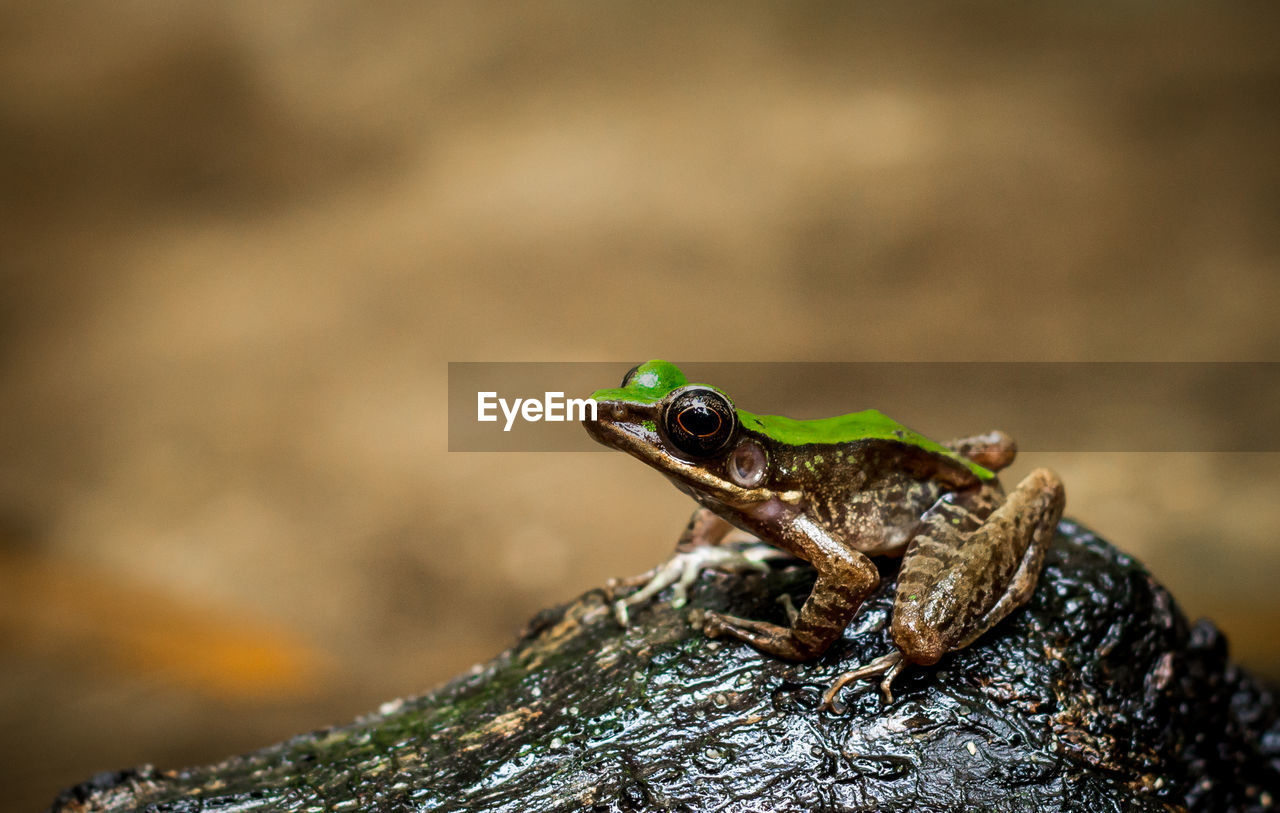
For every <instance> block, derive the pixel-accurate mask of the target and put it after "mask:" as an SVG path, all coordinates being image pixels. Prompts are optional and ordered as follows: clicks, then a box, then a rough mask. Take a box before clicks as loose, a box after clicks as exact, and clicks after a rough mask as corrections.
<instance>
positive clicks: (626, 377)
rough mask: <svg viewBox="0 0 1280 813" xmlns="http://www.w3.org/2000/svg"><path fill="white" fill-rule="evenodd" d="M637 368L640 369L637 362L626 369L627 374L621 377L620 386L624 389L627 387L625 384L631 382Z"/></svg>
mask: <svg viewBox="0 0 1280 813" xmlns="http://www.w3.org/2000/svg"><path fill="white" fill-rule="evenodd" d="M639 369H640V365H639V364H637V365H636V366H634V367H632V368H631V369H630V370H627V374H626V375H624V376H623V377H622V388H623V389H624V390H625V389H626V388H627V385H628V384H630V383H631V379H633V378H635V377H636V370H639Z"/></svg>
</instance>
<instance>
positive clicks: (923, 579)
mask: <svg viewBox="0 0 1280 813" xmlns="http://www.w3.org/2000/svg"><path fill="white" fill-rule="evenodd" d="M1065 501H1066V498H1065V496H1064V491H1063V488H1062V483H1061V482H1060V481H1059V480H1058V478H1057V476H1056V475H1054V474H1053V472H1051V471H1049V470H1048V469H1036V470H1035V471H1033V472H1032V473H1031V474H1029V475H1027V477H1026V479H1024V480H1023V481H1022V482H1021V483H1019V484H1018V487H1017V488H1016V489H1014V490H1013V492H1012V493H1010V494H1009V495H1008V497H1006V498H1005V501H1004V503H1002V504H1001V505H1000V507H999V508H997V509H996V510H995V511H993V512H992V513H991V515H990V516H988V517H987V519H986V521H985V522H982V523H981V525H977V527H976V529H974V525H975V524H976V518H975V517H974V516H973V515H971V514H967V512H966V511H965V509H964V508H962V507H960V506H957V505H949V504H946V503H940V504H939V505H938V506H935V507H934V509H931V510H930V511H929V513H928V514H927V515H926V517H925V518H924V520H923V522H922V524H921V528H920V530H919V532H918V535H917V536H916V537H915V538H914V539H913V540H912V541H911V545H910V547H909V548H908V549H907V553H906V555H905V556H904V557H903V561H902V569H901V571H899V575H898V586H897V593H896V596H895V598H894V606H893V640H894V643H895V644H897V646H898V648H899V649H901V650H902V652H903V654H904V655H906V657H907V658H908V659H909V660H911V661H914V662H915V663H921V664H931V663H935V662H937V660H938V659H939V658H941V657H942V656H943V655H944V654H946V653H947V652H950V651H952V650H956V649H962V648H963V647H966V646H968V645H969V644H970V643H972V642H973V641H974V640H975V639H976V638H978V636H980V635H982V633H984V632H986V631H987V630H988V629H990V628H991V627H992V626H994V625H995V624H996V623H998V622H999V621H1000V620H1001V619H1003V618H1004V617H1005V616H1006V615H1008V614H1009V612H1010V611H1012V610H1013V609H1015V608H1016V607H1019V606H1021V605H1022V604H1024V603H1025V602H1026V601H1027V599H1029V598H1030V597H1031V593H1032V591H1033V590H1035V586H1036V581H1037V579H1038V578H1039V577H1040V570H1041V567H1042V566H1043V564H1044V554H1045V551H1046V550H1047V549H1048V546H1049V543H1050V542H1051V541H1052V539H1053V533H1054V529H1055V528H1057V525H1058V520H1059V519H1060V518H1061V516H1062V508H1063V505H1064V503H1065Z"/></svg>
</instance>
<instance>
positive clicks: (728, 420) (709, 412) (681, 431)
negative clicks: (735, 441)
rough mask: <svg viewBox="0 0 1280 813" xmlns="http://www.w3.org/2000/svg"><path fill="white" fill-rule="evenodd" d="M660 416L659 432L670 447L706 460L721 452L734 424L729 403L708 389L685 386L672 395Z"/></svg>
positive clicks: (714, 391) (733, 412) (731, 433)
mask: <svg viewBox="0 0 1280 813" xmlns="http://www.w3.org/2000/svg"><path fill="white" fill-rule="evenodd" d="M673 396H674V397H672V398H671V400H670V401H668V402H667V408H666V410H665V411H664V412H663V413H662V424H663V429H665V430H666V435H667V438H668V439H669V440H670V441H671V443H672V445H673V446H675V447H676V448H677V449H679V450H680V451H682V452H684V453H685V454H687V455H689V456H690V457H707V456H708V455H711V454H714V453H716V452H718V451H719V450H721V449H723V448H724V446H725V444H727V443H728V442H729V439H730V438H731V437H733V432H734V430H735V429H736V428H737V425H738V416H737V413H736V412H735V411H734V409H733V404H731V403H729V399H728V398H725V397H724V396H723V395H721V394H720V393H719V392H717V391H716V390H713V389H711V388H710V387H696V386H695V387H685V388H684V389H682V390H678V391H677V392H675V393H674V394H673Z"/></svg>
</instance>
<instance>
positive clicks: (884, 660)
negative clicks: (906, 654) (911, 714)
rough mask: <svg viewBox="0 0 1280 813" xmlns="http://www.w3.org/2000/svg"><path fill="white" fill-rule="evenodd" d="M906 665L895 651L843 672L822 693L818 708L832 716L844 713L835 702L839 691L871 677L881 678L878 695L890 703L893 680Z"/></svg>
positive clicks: (842, 708) (899, 653)
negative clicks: (854, 682) (856, 681)
mask: <svg viewBox="0 0 1280 813" xmlns="http://www.w3.org/2000/svg"><path fill="white" fill-rule="evenodd" d="M906 664H907V662H906V660H904V659H903V657H902V653H901V652H900V651H898V650H896V649H895V650H894V651H892V652H890V653H889V654H888V655H881V656H880V657H879V658H876V659H875V660H873V661H871V662H870V663H868V664H866V665H864V666H860V667H858V668H857V669H851V670H849V671H848V672H844V673H843V674H841V675H839V676H838V677H837V678H836V679H835V681H834V682H833V683H832V684H831V687H830V688H829V689H827V691H826V692H824V693H823V695H822V704H821V705H820V706H819V708H821V709H823V710H824V711H829V712H831V713H832V714H842V713H844V707H843V706H841V705H840V704H839V703H838V702H837V699H838V697H839V694H840V690H841V689H843V688H844V687H845V686H847V685H848V684H850V683H852V682H853V681H855V680H861V679H863V678H872V677H881V680H880V694H881V695H882V696H883V697H884V702H885V703H892V702H893V680H894V678H896V677H897V676H898V675H899V674H901V673H902V670H903V668H904V667H905V666H906Z"/></svg>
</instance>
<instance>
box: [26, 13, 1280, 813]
mask: <svg viewBox="0 0 1280 813" xmlns="http://www.w3.org/2000/svg"><path fill="white" fill-rule="evenodd" d="M1277 23H1280V7H1278V6H1277V5H1276V4H1275V3H1258V4H1232V5H1230V6H1229V7H1227V6H1221V5H1217V6H1209V5H1207V4H1206V5H1191V4H1147V3H1138V2H1132V3H1116V4H1086V5H1084V6H1075V5H1070V6H1069V4H1058V5H1055V6H1047V5H1035V6H1025V5H1020V6H1014V5H1013V4H1003V3H982V4H978V5H975V6H970V7H968V8H966V9H963V10H961V9H957V8H954V7H951V6H942V5H939V6H935V7H925V8H922V7H916V8H915V9H914V10H912V11H902V10H897V9H894V8H890V7H888V6H875V7H861V6H860V7H858V8H851V7H850V5H847V4H838V3H829V4H828V3H795V4H787V5H785V6H783V5H782V4H778V5H759V4H745V3H732V4H730V3H725V4H699V5H697V6H693V5H684V4H664V3H656V4H655V3H609V4H600V3H545V4H536V5H531V4H515V5H512V4H489V3H466V4H455V5H452V6H447V5H444V4H425V3H384V4H377V5H370V4H339V3H328V2H319V3H296V2H280V3H273V4H269V5H264V4H261V3H256V2H237V1H232V2H224V3H217V4H207V3H195V2H185V0H184V1H183V2H170V3H165V4H151V3H137V2H109V3H108V2H82V3H71V4H38V3H8V4H5V5H4V6H3V7H0V42H2V43H3V47H0V66H2V67H0V180H2V182H0V247H2V248H0V251H2V254H0V273H2V274H3V281H4V296H3V299H2V300H0V307H2V310H0V329H2V332H0V443H2V444H3V454H2V455H0V732H3V733H0V788H4V793H3V797H4V798H3V800H0V807H6V808H7V807H10V806H12V809H14V810H36V809H39V808H40V807H42V806H43V805H45V804H47V803H48V801H50V800H51V799H52V797H53V795H54V794H55V793H56V791H57V790H58V789H59V788H60V787H61V786H63V785H66V784H68V783H71V782H75V781H78V780H81V779H83V778H86V777H87V775H88V774H90V773H91V772H93V771H95V770H100V769H104V768H117V767H123V766H128V765H132V764H135V763H141V762H152V763H156V764H158V765H161V766H163V767H175V766H179V765H182V764H190V763H200V762H206V761H211V760H214V759H217V758H219V757H223V756H226V755H229V754H231V753H234V752H239V751H243V750H247V749H250V748H253V747H257V746H261V745H266V744H268V743H271V742H274V741H277V740H280V739H283V738H285V737H287V736H289V735H292V734H294V733H298V732H301V731H304V730H308V729H311V728H316V727H320V726H323V725H326V724H330V723H339V722H343V721H346V720H349V719H350V718H351V717H353V716H354V715H356V714H358V713H361V712H364V711H367V710H370V709H372V708H374V707H376V706H377V705H378V704H379V703H380V702H381V701H384V700H388V699H390V698H393V697H396V696H399V695H405V694H411V693H418V692H422V691H424V690H427V689H429V688H431V687H432V686H433V685H436V684H438V683H439V682H441V681H443V680H445V679H447V678H449V677H450V676H452V675H454V674H456V673H458V672H459V671H461V670H464V669H466V668H467V667H468V666H470V665H471V664H472V663H474V662H477V661H481V660H484V659H487V658H488V657H490V656H491V655H493V654H494V653H496V652H497V651H499V650H500V649H502V648H503V647H505V646H506V645H507V644H509V643H510V642H511V640H512V639H513V636H514V635H515V633H516V631H517V630H518V629H519V627H520V626H521V624H522V622H523V621H524V620H525V619H526V618H527V617H528V616H529V615H531V614H532V613H533V612H534V611H536V610H537V609H539V608H541V607H543V606H545V605H548V604H551V603H555V602H559V601H562V600H565V599H567V598H569V597H572V596H573V595H575V594H576V593H578V592H579V591H582V590H584V589H586V588H589V587H592V586H594V585H599V584H600V583H602V582H603V581H604V580H605V579H606V578H608V577H610V576H617V575H624V574H629V573H633V572H637V571H639V570H642V569H645V568H647V567H648V566H650V565H651V564H653V563H655V562H656V561H657V560H659V559H660V558H662V557H663V556H665V555H666V554H667V553H668V552H669V550H670V547H671V543H672V540H673V538H674V536H675V534H676V533H677V532H678V530H679V529H680V527H681V526H682V524H683V522H684V519H685V516H686V514H687V511H688V509H689V504H688V501H687V499H686V498H684V497H682V496H681V495H680V494H678V493H677V492H676V491H675V490H674V489H672V488H670V486H669V485H668V484H667V483H666V482H664V481H663V479H662V478H661V477H658V476H657V475H656V474H654V473H653V472H651V471H648V470H646V469H645V468H644V467H643V466H641V465H640V464H638V463H636V462H635V461H632V460H628V459H626V458H624V457H623V456H621V455H617V454H613V455H610V454H505V455H504V454H493V455H486V454H458V453H455V454H449V453H448V452H446V450H445V449H446V432H445V426H444V411H445V380H446V378H445V376H446V362H448V361H451V360H454V361H462V360H477V361H483V360H617V362H618V374H619V375H621V373H622V372H623V371H624V370H625V369H626V367H628V366H630V364H632V363H634V362H635V361H638V360H642V359H645V358H650V357H654V356H663V357H670V358H676V359H690V360H697V359H707V360H726V361H727V360H789V359H796V360H828V359H831V360H863V359H892V360H931V361H938V360H954V359H969V360H982V359H1010V360H1037V361H1044V360H1102V359H1106V360H1115V359H1143V360H1148V359H1149V360H1233V359H1234V360H1274V359H1276V358H1277V356H1278V351H1280V326H1278V325H1277V319H1276V316H1277V313H1278V312H1280V309H1278V305H1280V301H1278V299H1277V296H1278V294H1280V276H1278V275H1277V270H1280V264H1278V262H1277V260H1278V259H1280V229H1277V214H1278V211H1280V150H1278V149H1277V145H1280V105H1278V104H1277V102H1278V101H1280V93H1278V91H1280V49H1278V48H1277V47H1276V42H1277V34H1278V33H1280V28H1278V26H1277ZM600 383H601V385H602V386H604V385H611V384H613V383H614V382H613V381H605V382H600ZM1080 398H1081V399H1087V398H1088V393H1080ZM748 406H749V408H759V409H762V410H766V411H767V410H768V408H769V405H768V404H751V405H748ZM866 406H870V404H850V405H849V408H850V409H854V408H862V407H866ZM1060 408H1061V409H1064V410H1068V409H1071V408H1072V404H1070V403H1064V404H1061V406H1060ZM1171 408H1176V405H1173V406H1172V407H1171ZM918 428H920V429H922V430H925V431H928V428H929V427H928V426H927V425H921V426H919V427H918ZM987 428H989V427H986V426H980V427H974V429H975V430H985V429H987ZM1277 457H1278V456H1277V455H1266V454H1234V455H1226V454H1219V455H1214V454H1146V455H1142V454H1066V453H1063V454H1054V455H1040V456H1038V458H1037V459H1035V460H1031V459H1025V458H1024V459H1023V460H1021V461H1020V462H1019V464H1018V466H1019V468H1018V469H1017V470H1015V471H1014V472H1013V473H1012V474H1011V476H1012V477H1017V476H1020V474H1022V473H1025V471H1026V470H1027V469H1028V468H1029V467H1030V466H1031V465H1034V464H1048V465H1052V466H1054V467H1056V468H1057V469H1058V470H1059V472H1060V473H1061V474H1062V476H1063V478H1064V479H1065V481H1066V482H1067V484H1068V492H1069V509H1068V510H1069V513H1070V514H1072V515H1073V516H1076V517H1078V518H1079V519H1081V520H1083V521H1085V522H1086V523H1088V524H1091V525H1092V526H1093V527H1095V528H1096V529H1097V530H1099V531H1100V532H1102V533H1103V534H1105V535H1107V536H1108V537H1109V538H1110V539H1112V540H1113V541H1114V542H1115V543H1117V544H1119V545H1120V546H1122V547H1124V548H1126V549H1128V550H1130V551H1132V552H1134V553H1135V554H1136V555H1138V556H1139V557H1140V558H1142V559H1143V560H1145V561H1146V562H1147V563H1148V564H1149V565H1150V567H1151V568H1152V569H1153V570H1154V571H1155V572H1156V574H1157V575H1158V576H1159V577H1160V578H1162V579H1163V580H1164V581H1166V582H1167V583H1168V584H1169V585H1170V586H1171V587H1172V588H1173V589H1174V591H1175V593H1176V594H1177V595H1178V596H1179V599H1180V601H1181V602H1182V604H1183V606H1184V607H1185V609H1186V610H1187V611H1188V613H1190V614H1192V615H1209V616H1211V617H1213V618H1215V619H1216V620H1217V621H1218V622H1219V624H1220V625H1221V626H1222V627H1223V628H1224V629H1226V630H1227V632H1228V633H1229V634H1230V636H1231V638H1232V641H1233V647H1234V650H1235V652H1236V653H1237V654H1238V656H1239V658H1240V659H1241V660H1242V661H1243V662H1245V663H1246V664H1248V665H1249V666H1251V667H1253V668H1255V669H1256V670H1258V671H1259V672H1261V673H1263V674H1266V675H1268V676H1271V677H1280V640H1277V638H1276V636H1275V632H1276V629H1277V621H1278V620H1280V596H1278V595H1277V592H1276V590H1275V583H1276V580H1277V578H1278V577H1280V546H1278V545H1277V534H1276V530H1275V529H1276V525H1277V521H1280V501H1277V499H1276V496H1275V495H1276V488H1277V485H1280V461H1278V460H1277Z"/></svg>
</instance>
